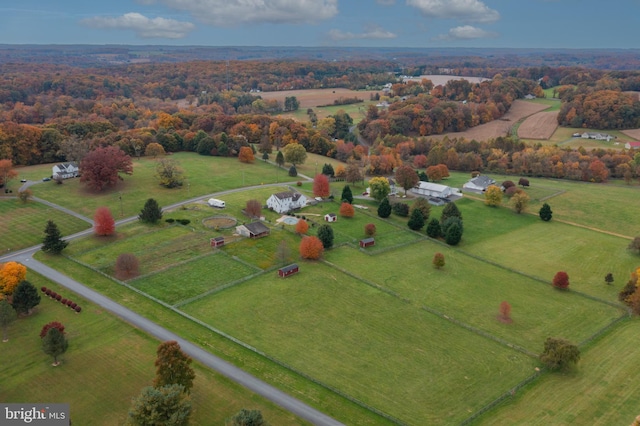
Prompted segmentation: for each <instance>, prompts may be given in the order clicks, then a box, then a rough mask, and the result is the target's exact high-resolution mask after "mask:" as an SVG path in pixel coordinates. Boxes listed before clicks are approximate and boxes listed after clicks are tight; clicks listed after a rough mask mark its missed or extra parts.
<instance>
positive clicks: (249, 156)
mask: <svg viewBox="0 0 640 426" xmlns="http://www.w3.org/2000/svg"><path fill="white" fill-rule="evenodd" d="M238 160H240V161H241V162H243V163H253V162H254V160H255V158H254V155H253V150H252V149H251V148H250V147H248V146H243V147H242V148H240V153H239V154H238Z"/></svg>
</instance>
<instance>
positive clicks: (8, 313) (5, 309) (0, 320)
mask: <svg viewBox="0 0 640 426" xmlns="http://www.w3.org/2000/svg"><path fill="white" fill-rule="evenodd" d="M15 320H16V311H15V309H13V308H12V307H11V305H10V304H9V302H7V299H2V300H0V327H2V342H8V341H9V338H8V337H7V329H8V328H9V324H11V323H12V322H14V321H15Z"/></svg>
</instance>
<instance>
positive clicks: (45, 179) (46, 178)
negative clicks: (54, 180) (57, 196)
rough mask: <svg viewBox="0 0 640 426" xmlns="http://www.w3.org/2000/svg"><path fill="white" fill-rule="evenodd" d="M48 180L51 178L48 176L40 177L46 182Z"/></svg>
mask: <svg viewBox="0 0 640 426" xmlns="http://www.w3.org/2000/svg"><path fill="white" fill-rule="evenodd" d="M50 180H51V178H50V177H43V178H42V181H43V182H48V181H50Z"/></svg>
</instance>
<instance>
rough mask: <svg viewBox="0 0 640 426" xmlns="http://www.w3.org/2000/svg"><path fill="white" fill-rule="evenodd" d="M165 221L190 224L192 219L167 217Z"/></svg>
mask: <svg viewBox="0 0 640 426" xmlns="http://www.w3.org/2000/svg"><path fill="white" fill-rule="evenodd" d="M165 222H167V223H173V222H177V223H179V224H180V225H188V224H190V223H191V220H190V219H165Z"/></svg>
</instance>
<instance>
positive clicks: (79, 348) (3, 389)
mask: <svg viewBox="0 0 640 426" xmlns="http://www.w3.org/2000/svg"><path fill="white" fill-rule="evenodd" d="M28 279H29V281H31V282H32V283H33V284H34V285H36V286H37V287H38V288H39V287H40V286H42V285H45V286H47V287H48V288H52V289H54V290H55V291H57V292H59V293H60V294H62V295H64V296H65V297H70V298H72V299H73V300H74V301H76V302H79V303H80V305H81V306H82V308H83V310H82V312H81V313H80V314H75V313H73V312H72V311H71V310H70V309H68V308H66V307H64V306H63V305H61V304H60V303H59V302H55V301H52V300H51V299H49V298H46V297H43V299H42V301H41V303H40V305H39V306H38V307H37V308H36V310H35V313H34V314H33V315H32V316H31V317H28V318H23V319H19V320H17V321H16V322H14V323H13V324H11V325H10V327H9V342H7V343H2V355H3V357H4V361H3V362H2V365H1V366H0V376H1V377H2V386H0V401H2V402H34V401H35V402H38V401H39V402H59V403H68V404H70V410H71V420H72V421H73V423H74V424H79V425H105V426H107V425H109V426H111V425H113V426H115V425H122V424H124V423H125V420H126V417H127V412H128V410H129V407H130V406H131V399H132V398H134V397H136V396H137V395H138V394H139V393H140V391H141V389H142V388H143V387H145V386H149V385H151V384H152V381H153V378H154V376H155V367H154V361H155V358H156V355H155V354H156V349H157V347H158V344H159V343H160V342H159V341H157V340H155V339H153V338H151V337H150V336H148V335H146V334H144V333H142V332H140V331H139V330H137V329H135V328H134V327H132V326H130V325H128V324H126V323H125V322H123V321H121V320H119V319H117V318H116V317H114V316H113V315H111V314H110V313H108V312H106V311H104V310H102V309H101V308H99V307H98V306H96V305H93V304H92V303H89V302H87V301H85V300H83V299H82V298H80V297H78V296H76V295H74V294H73V293H71V292H69V291H68V290H66V289H64V288H61V287H58V286H57V285H56V284H53V283H51V282H49V281H48V280H47V279H46V278H43V277H41V276H38V275H36V274H34V273H31V272H28ZM51 321H59V322H61V323H62V324H64V325H65V332H66V334H67V338H68V341H69V348H68V350H67V352H66V353H65V354H64V355H62V356H61V359H62V364H61V365H60V366H58V367H55V368H54V367H52V366H51V363H52V358H51V357H50V356H48V355H46V354H45V353H44V352H42V349H41V343H40V337H39V333H40V330H41V328H42V326H43V325H44V324H46V323H48V322H51ZM194 368H195V370H196V379H195V382H194V388H193V390H192V392H191V399H192V403H193V415H192V421H191V424H193V425H203V426H207V425H211V424H224V423H225V420H226V419H228V418H229V417H231V416H232V415H233V414H235V413H236V412H237V411H239V410H240V409H241V408H249V409H259V410H261V411H262V413H263V414H264V416H265V418H266V419H267V420H268V421H269V422H271V424H282V425H284V424H287V425H294V424H306V423H305V422H303V421H301V420H299V419H297V418H296V417H295V416H293V415H292V414H290V413H288V412H286V411H284V410H282V409H281V408H279V407H277V406H275V405H273V404H271V403H270V402H268V401H266V400H264V399H263V398H261V397H259V396H257V395H255V394H252V393H251V392H248V391H247V390H246V389H245V388H243V387H241V386H240V385H238V384H236V383H234V382H232V381H230V380H228V379H227V378H225V377H223V376H220V375H218V374H216V373H214V372H213V371H211V370H210V369H208V368H204V367H202V366H201V365H200V364H198V363H194Z"/></svg>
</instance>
